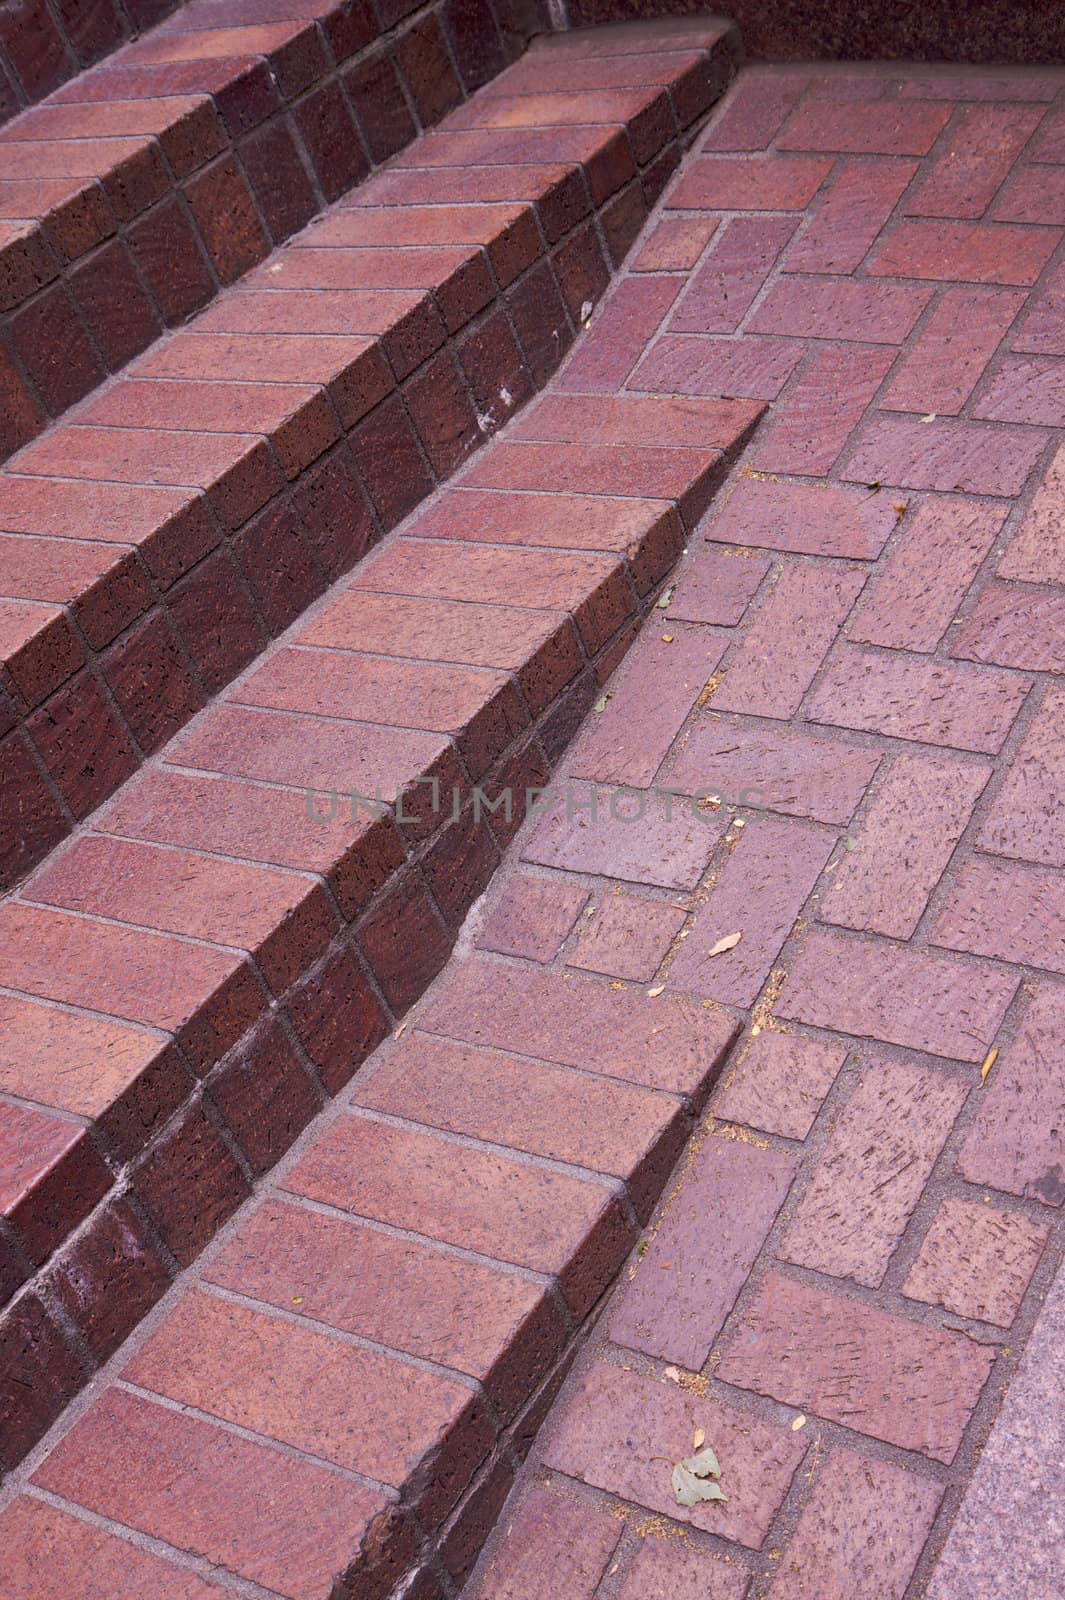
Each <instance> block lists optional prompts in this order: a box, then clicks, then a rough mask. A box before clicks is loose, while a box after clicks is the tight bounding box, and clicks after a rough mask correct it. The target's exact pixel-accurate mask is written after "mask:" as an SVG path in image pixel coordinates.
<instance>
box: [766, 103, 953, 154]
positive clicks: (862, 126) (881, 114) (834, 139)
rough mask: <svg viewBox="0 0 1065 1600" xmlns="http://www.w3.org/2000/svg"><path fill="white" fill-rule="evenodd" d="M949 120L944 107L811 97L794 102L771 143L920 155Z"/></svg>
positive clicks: (786, 147) (789, 147)
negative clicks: (796, 105)
mask: <svg viewBox="0 0 1065 1600" xmlns="http://www.w3.org/2000/svg"><path fill="white" fill-rule="evenodd" d="M949 121H950V107H949V106H937V105H932V104H928V105H895V104H892V103H891V102H890V101H887V102H885V101H879V100H867V101H852V102H845V103H843V104H836V105H833V104H832V103H831V102H829V101H814V102H807V103H806V104H805V105H802V106H800V107H799V109H798V110H797V111H796V112H795V113H794V115H793V116H792V117H791V119H790V121H789V122H788V124H787V126H786V127H785V128H784V130H783V132H782V133H781V134H780V135H779V136H778V138H777V141H776V143H777V148H778V149H780V150H833V151H835V150H840V151H845V152H847V153H850V154H853V155H884V156H924V155H927V154H928V152H929V151H930V150H931V148H932V146H933V145H934V144H935V142H936V139H937V138H938V137H939V134H940V133H941V132H942V131H943V129H944V128H945V127H946V125H947V123H948V122H949Z"/></svg>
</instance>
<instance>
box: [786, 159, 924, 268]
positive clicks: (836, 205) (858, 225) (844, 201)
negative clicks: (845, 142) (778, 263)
mask: <svg viewBox="0 0 1065 1600" xmlns="http://www.w3.org/2000/svg"><path fill="white" fill-rule="evenodd" d="M916 171H917V166H916V163H915V162H912V161H841V162H839V163H838V164H837V167H836V175H835V177H834V178H833V180H832V185H831V187H830V188H829V190H828V192H827V194H826V195H825V197H824V199H823V200H822V201H821V204H820V205H819V206H818V208H817V210H816V211H815V212H814V213H813V215H812V216H811V218H810V220H809V222H808V224H807V226H806V227H805V228H804V229H803V231H802V233H801V234H800V235H799V237H798V238H797V239H796V240H795V243H794V244H793V245H792V247H791V249H790V250H789V251H788V254H787V258H786V260H785V262H784V271H785V272H853V271H854V269H855V267H857V266H858V265H859V264H860V263H861V262H862V260H863V259H864V258H865V256H866V254H867V253H868V251H869V249H870V247H871V246H872V244H873V243H874V242H875V240H876V238H877V236H878V234H879V233H880V230H881V229H882V228H883V226H884V224H885V223H886V222H887V220H888V218H889V217H890V215H891V213H892V211H894V209H895V207H896V205H897V204H898V202H899V201H900V200H901V198H902V195H903V193H904V191H905V189H906V186H907V184H908V183H909V181H910V179H911V178H912V177H913V175H914V173H915V172H916Z"/></svg>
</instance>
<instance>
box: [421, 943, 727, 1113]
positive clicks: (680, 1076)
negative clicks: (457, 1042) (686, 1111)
mask: <svg viewBox="0 0 1065 1600" xmlns="http://www.w3.org/2000/svg"><path fill="white" fill-rule="evenodd" d="M504 975H505V976H504ZM418 1026H419V1027H420V1028H424V1029H426V1030H427V1031H429V1032H431V1033H437V1034H443V1035H446V1036H448V1037H450V1038H453V1039H461V1040H465V1041H466V1042H467V1043H469V1044H478V1045H490V1046H494V1047H495V1048H496V1049H499V1050H507V1051H514V1052H515V1053H516V1054H518V1055H524V1056H539V1057H542V1058H543V1059H546V1060H550V1061H555V1062H558V1063H559V1064H560V1065H562V1066H569V1067H579V1068H588V1069H589V1070H591V1071H593V1072H597V1073H600V1074H602V1075H605V1076H607V1077H613V1078H621V1079H622V1080H624V1081H626V1082H630V1083H638V1084H641V1085H643V1086H645V1087H647V1088H650V1089H662V1090H665V1091H667V1092H671V1093H674V1094H685V1095H690V1096H692V1097H693V1098H694V1099H696V1100H701V1099H702V1098H703V1097H704V1096H705V1093H706V1091H707V1089H708V1087H709V1084H710V1083H711V1082H712V1080H713V1078H714V1076H715V1074H716V1072H717V1070H718V1068H719V1067H720V1064H721V1061H722V1059H723V1057H724V1053H725V1051H726V1049H727V1047H728V1045H729V1044H730V1043H731V1041H732V1038H733V1035H734V1033H735V1028H734V1025H733V1023H732V1021H731V1019H730V1018H728V1017H727V1016H726V1015H725V1013H724V1012H721V1011H719V1010H717V1008H716V1007H704V1008H702V1009H699V1010H695V1011H692V1009H691V1008H690V1007H689V1006H687V1005H686V1004H685V1003H684V1002H683V1001H677V1000H662V1001H661V1002H660V1003H658V1004H656V1003H654V1002H653V1001H649V1000H648V999H647V998H646V996H644V995H643V994H637V993H633V992H631V991H627V992H625V991H617V990H615V989H613V988H611V987H610V986H608V985H606V984H600V983H590V982H587V981H585V980H584V979H580V978H572V977H568V976H564V975H562V974H560V973H558V972H538V971H535V970H534V969H530V968H519V967H515V966H511V965H506V966H504V965H502V964H498V963H492V962H487V961H483V960H474V961H470V962H467V963H466V964H464V965H462V966H459V967H458V968H457V969H456V970H455V971H454V972H453V974H452V975H450V977H449V982H448V984H447V985H446V986H445V987H443V988H442V989H440V990H439V991H438V992H437V994H436V995H434V997H433V999H432V1000H431V1001H430V1002H429V1003H428V1004H427V1005H426V1006H425V1007H423V1009H422V1010H421V1012H420V1013H419V1016H418Z"/></svg>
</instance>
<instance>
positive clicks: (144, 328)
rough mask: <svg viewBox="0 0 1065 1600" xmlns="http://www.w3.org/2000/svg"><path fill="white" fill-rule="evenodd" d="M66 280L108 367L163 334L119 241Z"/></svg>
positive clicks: (129, 356)
mask: <svg viewBox="0 0 1065 1600" xmlns="http://www.w3.org/2000/svg"><path fill="white" fill-rule="evenodd" d="M68 282H69V283H70V287H71V290H72V291H73V294H74V299H75V301H76V303H77V305H78V306H79V308H80V310H81V313H82V315H83V316H84V318H85V322H86V324H87V326H88V329H89V332H90V333H91V335H92V337H93V339H94V340H95V342H96V346H97V348H98V349H99V351H100V353H101V355H102V356H103V358H104V361H105V362H106V363H107V366H108V368H109V370H110V371H112V372H114V371H116V370H117V368H119V367H121V366H123V365H124V364H125V363H126V362H127V361H130V360H132V358H133V357H134V356H135V355H139V354H140V352H141V351H142V350H144V349H146V348H147V347H148V345H150V344H151V342H152V340H153V339H154V338H155V337H156V336H157V334H158V333H159V321H158V318H157V317H156V314H155V311H154V309H153V308H152V305H151V302H150V301H149V300H148V298H147V296H146V295H145V293H144V290H143V289H142V288H141V285H140V282H139V281H138V278H137V275H136V273H135V272H134V270H133V263H132V261H131V259H130V255H129V252H128V251H127V250H126V248H125V246H124V245H122V244H119V243H118V242H117V241H113V242H112V243H111V244H108V245H105V246H104V248H103V249H102V250H101V251H100V252H99V253H98V254H97V255H95V256H93V257H92V258H91V260H89V261H87V262H85V263H84V265H82V266H80V267H79V268H78V269H77V270H76V271H75V272H72V273H71V274H70V275H69V278H68Z"/></svg>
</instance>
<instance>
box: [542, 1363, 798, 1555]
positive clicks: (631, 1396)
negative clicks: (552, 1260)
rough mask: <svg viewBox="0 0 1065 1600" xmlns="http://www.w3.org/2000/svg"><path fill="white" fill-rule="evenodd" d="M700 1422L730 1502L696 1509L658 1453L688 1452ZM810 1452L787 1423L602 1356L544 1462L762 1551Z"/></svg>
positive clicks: (579, 1389) (577, 1391) (575, 1394)
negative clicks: (685, 1501)
mask: <svg viewBox="0 0 1065 1600" xmlns="http://www.w3.org/2000/svg"><path fill="white" fill-rule="evenodd" d="M696 1428H702V1429H703V1430H704V1432H705V1434H706V1437H707V1439H712V1440H713V1442H714V1449H715V1450H716V1451H717V1453H718V1456H719V1459H720V1460H721V1462H722V1467H723V1472H722V1478H721V1487H722V1489H723V1490H724V1492H725V1494H726V1495H727V1496H728V1500H727V1501H717V1502H712V1503H709V1504H707V1503H706V1502H702V1503H700V1504H699V1505H696V1506H694V1507H693V1508H692V1509H691V1510H686V1509H683V1508H678V1506H677V1503H676V1500H675V1498H674V1496H673V1493H672V1490H671V1488H670V1470H669V1461H668V1460H667V1461H665V1462H661V1461H656V1460H655V1459H654V1457H655V1456H661V1455H664V1456H667V1457H669V1458H672V1459H674V1460H680V1459H681V1457H682V1456H683V1455H684V1454H686V1453H687V1452H688V1451H689V1450H690V1449H691V1440H692V1434H693V1432H694V1430H695V1429H696ZM803 1454H804V1446H803V1444H802V1443H800V1442H799V1441H798V1440H796V1439H795V1438H793V1437H792V1436H791V1435H790V1433H789V1432H788V1430H786V1429H784V1428H782V1427H780V1426H779V1424H776V1423H768V1422H763V1421H762V1420H761V1418H759V1417H753V1416H750V1415H749V1414H748V1413H746V1412H741V1411H738V1410H736V1409H735V1408H734V1407H732V1406H728V1405H723V1404H721V1403H720V1402H718V1401H715V1400H711V1399H702V1398H700V1397H699V1396H698V1395H691V1394H688V1393H686V1392H685V1391H684V1390H683V1389H680V1388H679V1387H678V1386H677V1385H675V1384H672V1383H669V1382H668V1381H667V1380H665V1379H655V1378H653V1377H645V1376H643V1375H642V1374H638V1373H635V1372H629V1371H628V1370H627V1369H626V1368H624V1367H617V1366H612V1365H608V1364H607V1363H606V1362H602V1361H600V1362H599V1363H597V1364H596V1365H595V1366H592V1367H590V1368H589V1369H588V1371H587V1372H586V1373H585V1374H584V1375H583V1377H582V1379H581V1380H580V1382H579V1383H578V1384H577V1386H576V1388H575V1389H574V1390H573V1391H572V1393H571V1395H570V1396H569V1401H568V1405H567V1407H566V1409H565V1411H564V1412H563V1415H562V1417H561V1421H560V1426H559V1427H558V1429H557V1431H556V1432H555V1434H554V1435H553V1437H552V1438H551V1439H550V1441H549V1442H548V1445H547V1448H546V1449H545V1451H544V1461H545V1463H546V1465H547V1466H548V1467H551V1468H553V1469H555V1470H556V1471H558V1472H565V1473H568V1474H569V1475H570V1476H571V1477H574V1478H580V1479H582V1480H583V1482H585V1483H589V1484H591V1485H592V1486H593V1487H595V1488H600V1489H606V1490H607V1491H608V1492H609V1493H611V1494H614V1495H618V1496H620V1497H621V1498H622V1499H624V1500H634V1501H635V1502H636V1503H637V1504H638V1505H643V1506H647V1507H648V1508H649V1509H650V1510H652V1511H660V1512H662V1513H664V1515H665V1516H667V1517H671V1518H673V1519H675V1520H677V1521H683V1522H687V1523H690V1524H691V1525H692V1526H693V1527H696V1528H701V1529H703V1530H704V1531H706V1532H710V1533H716V1534H718V1535H719V1536H721V1537H722V1538H725V1539H735V1540H736V1542H737V1543H738V1544H742V1545H745V1546H747V1548H748V1549H751V1550H757V1549H759V1548H760V1546H761V1543H762V1540H763V1539H764V1538H765V1535H766V1532H767V1531H768V1528H769V1525H770V1523H771V1521H772V1519H773V1517H774V1515H775V1513H776V1511H777V1508H778V1507H779V1505H780V1502H781V1500H782V1499H783V1497H784V1495H785V1493H786V1492H787V1488H788V1485H789V1483H790V1481H791V1478H792V1476H793V1474H794V1472H795V1470H796V1468H797V1467H798V1465H799V1462H800V1461H801V1460H802V1457H803Z"/></svg>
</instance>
